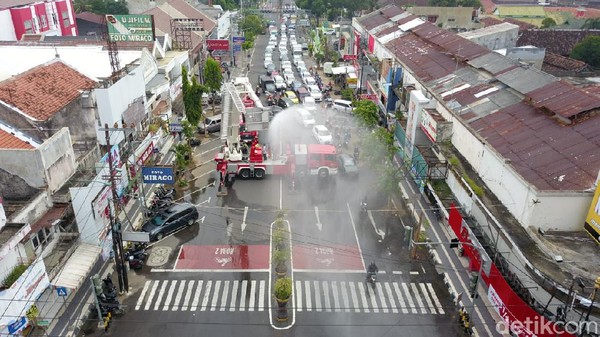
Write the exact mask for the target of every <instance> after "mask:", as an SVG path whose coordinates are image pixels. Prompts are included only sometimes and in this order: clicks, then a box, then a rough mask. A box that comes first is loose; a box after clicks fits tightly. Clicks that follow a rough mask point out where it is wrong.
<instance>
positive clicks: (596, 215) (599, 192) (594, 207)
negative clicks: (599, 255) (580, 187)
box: [584, 183, 600, 243]
mask: <svg viewBox="0 0 600 337" xmlns="http://www.w3.org/2000/svg"><path fill="white" fill-rule="evenodd" d="M584 228H585V230H586V232H588V234H589V235H590V236H591V237H592V238H594V240H596V242H597V243H600V183H599V184H598V186H596V193H594V198H593V199H592V204H591V205H590V210H589V211H588V214H587V217H586V218H585V225H584Z"/></svg>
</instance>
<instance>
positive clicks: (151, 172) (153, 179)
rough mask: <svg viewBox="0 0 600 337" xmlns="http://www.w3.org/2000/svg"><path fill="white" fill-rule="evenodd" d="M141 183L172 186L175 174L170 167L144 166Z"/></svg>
mask: <svg viewBox="0 0 600 337" xmlns="http://www.w3.org/2000/svg"><path fill="white" fill-rule="evenodd" d="M142 181H143V182H144V183H145V184H169V185H170V184H174V183H175V173H174V172H173V168H172V167H167V166H145V167H142Z"/></svg>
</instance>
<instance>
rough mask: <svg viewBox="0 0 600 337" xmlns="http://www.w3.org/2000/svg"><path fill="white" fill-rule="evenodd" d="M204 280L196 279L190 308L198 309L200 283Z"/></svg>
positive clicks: (200, 290)
mask: <svg viewBox="0 0 600 337" xmlns="http://www.w3.org/2000/svg"><path fill="white" fill-rule="evenodd" d="M203 283H204V280H200V281H198V286H196V291H195V292H194V300H193V301H192V307H191V308H190V310H192V311H196V310H197V309H198V303H199V302H200V293H201V292H202V284H203Z"/></svg>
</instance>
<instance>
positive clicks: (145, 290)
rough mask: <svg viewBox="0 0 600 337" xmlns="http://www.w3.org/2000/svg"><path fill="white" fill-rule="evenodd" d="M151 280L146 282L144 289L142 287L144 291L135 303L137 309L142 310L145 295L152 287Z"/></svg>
mask: <svg viewBox="0 0 600 337" xmlns="http://www.w3.org/2000/svg"><path fill="white" fill-rule="evenodd" d="M150 283H151V281H146V282H144V289H142V293H141V294H140V298H138V300H137V303H136V304H135V310H140V307H141V306H142V302H143V301H144V296H146V292H147V291H148V288H150Z"/></svg>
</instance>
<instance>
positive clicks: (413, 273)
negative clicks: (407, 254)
mask: <svg viewBox="0 0 600 337" xmlns="http://www.w3.org/2000/svg"><path fill="white" fill-rule="evenodd" d="M410 274H411V275H419V272H418V271H411V272H410Z"/></svg>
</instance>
